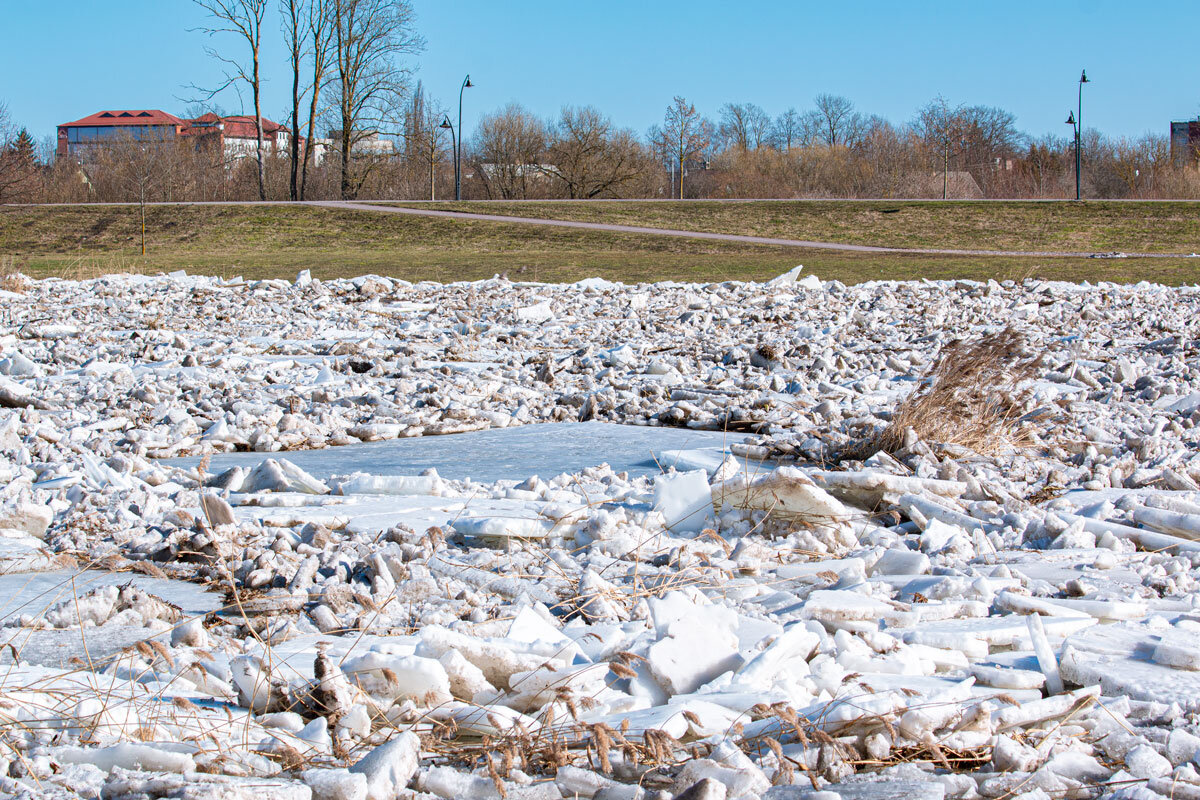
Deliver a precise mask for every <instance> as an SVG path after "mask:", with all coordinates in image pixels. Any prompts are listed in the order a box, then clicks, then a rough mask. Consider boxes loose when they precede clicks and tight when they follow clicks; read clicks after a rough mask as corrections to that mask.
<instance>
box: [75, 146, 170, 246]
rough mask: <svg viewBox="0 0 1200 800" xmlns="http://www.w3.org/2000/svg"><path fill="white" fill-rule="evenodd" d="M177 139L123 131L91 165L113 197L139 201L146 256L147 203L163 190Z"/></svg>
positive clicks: (142, 241)
mask: <svg viewBox="0 0 1200 800" xmlns="http://www.w3.org/2000/svg"><path fill="white" fill-rule="evenodd" d="M173 144H174V142H173V141H169V140H167V139H166V138H164V137H162V136H161V135H153V134H147V135H142V136H140V137H139V136H132V135H129V134H124V135H122V136H120V137H119V138H117V139H114V140H111V141H108V142H106V143H105V146H104V148H103V149H100V150H98V151H97V156H98V158H97V161H96V162H95V163H94V164H93V166H92V171H93V172H94V173H95V180H96V182H97V183H101V184H105V183H107V184H110V186H109V187H104V186H103V185H102V186H101V189H102V190H104V189H105V188H107V189H108V192H110V193H111V194H109V196H110V197H113V198H115V199H118V200H124V201H130V200H132V201H133V202H135V203H137V207H138V212H139V214H140V216H141V249H142V255H146V203H147V202H149V201H150V200H151V199H153V195H155V194H156V193H158V192H159V191H160V190H161V189H162V184H163V182H164V178H165V177H166V175H167V172H168V170H169V165H168V163H167V162H168V160H169V158H170V156H171V153H170V150H171V149H172V146H173Z"/></svg>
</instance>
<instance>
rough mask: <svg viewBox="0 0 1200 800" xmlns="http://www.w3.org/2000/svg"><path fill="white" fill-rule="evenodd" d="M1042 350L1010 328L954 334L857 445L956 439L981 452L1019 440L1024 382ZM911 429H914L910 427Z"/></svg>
mask: <svg viewBox="0 0 1200 800" xmlns="http://www.w3.org/2000/svg"><path fill="white" fill-rule="evenodd" d="M1041 363H1042V359H1041V356H1036V355H1033V354H1031V353H1030V352H1029V350H1028V348H1027V344H1026V340H1025V336H1024V335H1023V334H1021V333H1019V332H1017V331H1014V330H1013V329H1012V328H1005V329H1004V330H1002V331H1000V332H998V333H989V334H986V335H984V336H981V337H980V338H978V339H974V340H970V341H967V340H963V339H955V340H953V341H951V342H949V343H948V344H946V345H945V346H944V347H943V348H942V349H941V352H940V353H938V357H937V360H936V361H935V362H934V364H933V367H932V368H931V369H930V371H929V374H928V375H927V376H926V381H927V383H926V384H925V385H924V386H922V387H921V388H918V389H917V390H915V391H914V392H913V393H912V394H911V395H909V396H908V398H907V399H905V400H904V402H903V403H901V404H900V406H899V408H897V409H896V413H895V414H894V415H893V416H892V419H891V422H890V423H889V424H888V426H887V427H886V428H884V430H883V431H881V432H880V433H879V434H877V435H876V436H875V437H874V438H872V439H871V440H870V441H868V442H867V443H866V444H865V445H864V446H863V447H862V448H861V450H860V451H859V455H861V456H863V457H865V456H870V455H871V454H873V453H875V452H877V451H879V450H884V451H886V452H888V453H896V452H898V451H900V450H902V449H904V448H905V447H906V446H908V445H911V444H912V437H913V434H915V435H916V438H917V439H919V440H921V441H924V442H930V443H936V444H941V445H957V446H960V447H965V448H968V449H970V450H974V451H975V452H976V453H980V454H983V455H987V454H991V453H996V452H999V451H1003V450H1006V449H1008V448H1011V447H1015V446H1020V445H1021V444H1022V443H1023V442H1024V440H1025V437H1024V435H1023V432H1022V429H1021V415H1022V411H1023V408H1024V406H1025V403H1026V402H1027V400H1028V399H1029V398H1028V395H1029V392H1028V390H1027V389H1022V388H1021V386H1020V384H1021V383H1022V382H1024V381H1026V380H1028V379H1030V378H1033V377H1035V376H1036V375H1037V374H1038V372H1039V369H1040V367H1041ZM910 431H911V433H910Z"/></svg>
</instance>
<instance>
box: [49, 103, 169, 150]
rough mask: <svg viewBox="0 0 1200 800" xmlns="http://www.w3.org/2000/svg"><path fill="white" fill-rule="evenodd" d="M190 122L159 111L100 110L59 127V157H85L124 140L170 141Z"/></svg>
mask: <svg viewBox="0 0 1200 800" xmlns="http://www.w3.org/2000/svg"><path fill="white" fill-rule="evenodd" d="M187 126H188V123H187V122H185V121H184V120H181V119H180V118H179V117H176V116H175V115H173V114H168V113H167V112H165V111H159V110H157V109H148V110H132V111H97V112H96V113H95V114H92V115H91V116H87V117H84V118H83V119H78V120H75V121H74V122H66V123H63V124H62V125H59V126H58V147H57V149H56V151H55V152H56V153H57V154H58V155H60V156H65V155H74V156H77V157H86V156H87V155H88V153H89V151H90V150H91V149H93V148H95V147H97V146H103V145H104V144H106V143H109V142H112V141H114V140H118V139H121V138H123V137H130V138H132V139H136V140H138V141H169V140H172V139H176V138H178V137H179V136H181V135H182V132H183V130H184V129H185V128H186V127H187Z"/></svg>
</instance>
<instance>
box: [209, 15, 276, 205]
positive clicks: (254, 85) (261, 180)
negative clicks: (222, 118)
mask: <svg viewBox="0 0 1200 800" xmlns="http://www.w3.org/2000/svg"><path fill="white" fill-rule="evenodd" d="M192 2H194V3H195V4H196V5H198V6H200V7H201V8H203V9H204V10H205V11H207V12H208V13H209V15H210V16H211V17H213V18H214V19H215V20H216V22H215V23H214V25H213V27H205V28H200V30H201V31H202V32H203V33H206V34H208V35H209V36H215V35H217V34H221V33H229V34H233V35H235V36H238V37H240V38H242V39H244V40H245V42H246V45H247V46H248V47H249V48H250V67H249V69H247V67H246V64H245V62H244V61H239V60H238V59H233V58H226V57H224V56H222V55H221V54H219V53H218V52H217V51H216V50H214V49H213V48H211V47H206V48H204V49H205V52H207V53H208V54H209V55H210V56H212V57H213V58H216V59H217V60H218V61H220V62H221V63H222V64H224V65H225V66H226V72H225V83H223V84H222V85H221V86H219V87H217V88H215V89H208V90H204V91H205V92H206V93H207V94H208V98H209V99H212V97H213V96H215V95H216V94H218V93H220V92H222V91H224V90H225V89H226V88H228V87H229V86H230V85H232V84H234V83H238V82H244V83H248V84H250V88H251V90H252V92H253V94H254V130H255V134H256V139H257V148H256V156H257V158H258V197H259V199H260V200H266V199H267V171H266V169H267V168H266V161H265V160H264V159H263V125H262V97H261V95H262V78H261V77H260V75H259V50H260V48H261V46H262V23H263V17H265V16H266V13H267V0H192Z"/></svg>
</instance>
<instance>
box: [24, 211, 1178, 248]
mask: <svg viewBox="0 0 1200 800" xmlns="http://www.w3.org/2000/svg"><path fill="white" fill-rule="evenodd" d="M14 205H21V204H14ZM47 205H58V206H125V205H133V204H132V203H51V204H47ZM146 205H152V206H288V205H293V206H318V207H323V208H340V209H344V210H347V211H374V212H376V213H379V214H408V215H411V216H415V217H443V218H446V219H466V220H478V221H480V222H506V223H509V224H516V225H546V226H549V227H553V228H576V229H581V230H591V231H612V232H613V233H637V234H643V235H650V236H675V237H677V238H680V239H708V240H710V241H715V242H737V243H739V244H765V245H774V246H776V247H799V248H805V249H808V250H842V251H846V252H851V253H901V254H903V253H909V254H913V255H929V256H1032V257H1035V258H1200V254H1197V253H1089V252H1083V251H1079V252H1071V251H1063V250H953V249H947V248H935V247H922V248H912V247H877V246H874V245H867V244H844V243H841V242H816V241H810V240H808V239H776V238H774V237H771V236H742V235H740V234H736V233H708V232H706V231H684V230H678V229H675V228H647V227H643V226H641V225H612V224H609V223H605V222H576V221H573V220H565V219H540V218H538V217H514V216H507V215H504V214H479V213H476V212H473V211H440V210H436V209H432V208H420V207H406V206H387V205H379V204H377V203H369V202H359V201H354V200H307V201H288V200H269V201H255V200H250V201H239V200H228V201H192V202H182V203H147V204H146Z"/></svg>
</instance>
